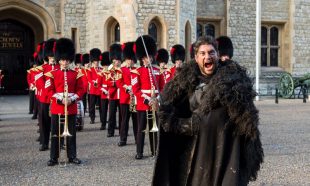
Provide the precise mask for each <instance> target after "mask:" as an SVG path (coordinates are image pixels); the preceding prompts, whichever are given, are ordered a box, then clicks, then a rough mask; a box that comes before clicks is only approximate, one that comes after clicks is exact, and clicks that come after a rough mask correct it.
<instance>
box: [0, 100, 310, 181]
mask: <svg viewBox="0 0 310 186" xmlns="http://www.w3.org/2000/svg"><path fill="white" fill-rule="evenodd" d="M255 104H256V105H257V107H258V108H259V110H260V121H261V125H260V130H261V139H262V142H263V147H264V151H265V160H264V164H263V165H262V168H261V171H260V172H259V175H258V179H257V180H256V181H255V182H252V183H251V184H250V185H292V186H293V185H294V186H295V185H310V176H309V175H310V122H309V115H308V114H309V113H310V103H302V100H300V99H298V100H297V99H296V100H282V99H281V100H279V104H275V103H274V100H272V99H265V100H262V101H257V102H255ZM27 113H28V97H27V96H2V97H0V118H1V119H2V121H0V185H126V186H127V185H141V186H146V185H150V181H151V177H152V170H153V164H154V159H153V158H152V157H146V158H144V159H142V160H139V161H137V160H135V159H134V155H135V145H134V141H133V135H132V130H131V129H130V136H129V139H128V145H127V146H125V147H118V146H117V143H118V141H119V136H116V137H113V138H107V137H106V135H107V131H106V130H104V131H101V130H99V128H100V124H99V122H98V121H99V118H98V117H97V118H96V121H97V122H96V123H95V124H89V118H88V117H86V118H85V128H84V130H83V131H82V132H78V133H77V152H78V157H79V158H80V159H81V160H82V161H83V163H82V164H81V165H78V166H76V165H72V164H68V165H67V166H66V167H63V166H54V167H48V166H47V165H46V163H47V161H48V160H49V151H44V152H40V151H39V144H38V142H36V139H37V137H38V133H37V132H36V131H37V128H38V127H37V121H36V120H31V119H30V118H31V115H29V114H27ZM97 116H98V114H97ZM148 149H149V147H148V146H146V147H145V154H146V155H147V154H149V150H148ZM62 157H63V158H64V157H65V154H64V153H62Z"/></svg>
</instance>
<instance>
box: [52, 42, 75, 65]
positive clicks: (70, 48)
mask: <svg viewBox="0 0 310 186" xmlns="http://www.w3.org/2000/svg"><path fill="white" fill-rule="evenodd" d="M54 49H55V60H56V61H57V62H58V61H59V60H61V59H63V60H69V61H71V62H72V61H73V60H74V56H75V48H74V44H73V42H72V40H71V39H68V38H60V39H58V40H57V41H56V45H55V48H54Z"/></svg>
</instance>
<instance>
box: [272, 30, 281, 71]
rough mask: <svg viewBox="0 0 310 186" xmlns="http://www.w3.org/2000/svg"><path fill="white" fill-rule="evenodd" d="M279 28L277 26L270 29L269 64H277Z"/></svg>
mask: <svg viewBox="0 0 310 186" xmlns="http://www.w3.org/2000/svg"><path fill="white" fill-rule="evenodd" d="M278 54H279V30H278V28H277V27H271V29H270V66H275V67H276V66H278V56H279V55H278Z"/></svg>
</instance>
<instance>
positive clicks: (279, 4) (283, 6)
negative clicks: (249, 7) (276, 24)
mask: <svg viewBox="0 0 310 186" xmlns="http://www.w3.org/2000/svg"><path fill="white" fill-rule="evenodd" d="M261 12H262V14H261V16H262V17H261V19H262V20H267V21H270V20H272V21H280V20H284V21H287V20H288V19H289V0H281V1H279V0H262V1H261Z"/></svg>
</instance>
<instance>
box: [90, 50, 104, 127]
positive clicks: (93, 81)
mask: <svg viewBox="0 0 310 186" xmlns="http://www.w3.org/2000/svg"><path fill="white" fill-rule="evenodd" d="M100 57H101V51H100V50H99V49H98V48H93V49H91V50H90V51H89V60H90V62H91V63H92V67H91V68H90V69H89V71H88V83H89V85H90V86H89V87H90V88H89V95H90V96H89V107H88V108H89V117H90V123H91V124H94V123H95V117H96V103H98V102H99V103H100V95H101V91H100V86H99V85H100V82H99V80H100V75H98V73H99V72H101V70H102V68H101V67H99V61H100ZM100 109H101V108H100V107H99V113H100Z"/></svg>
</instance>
